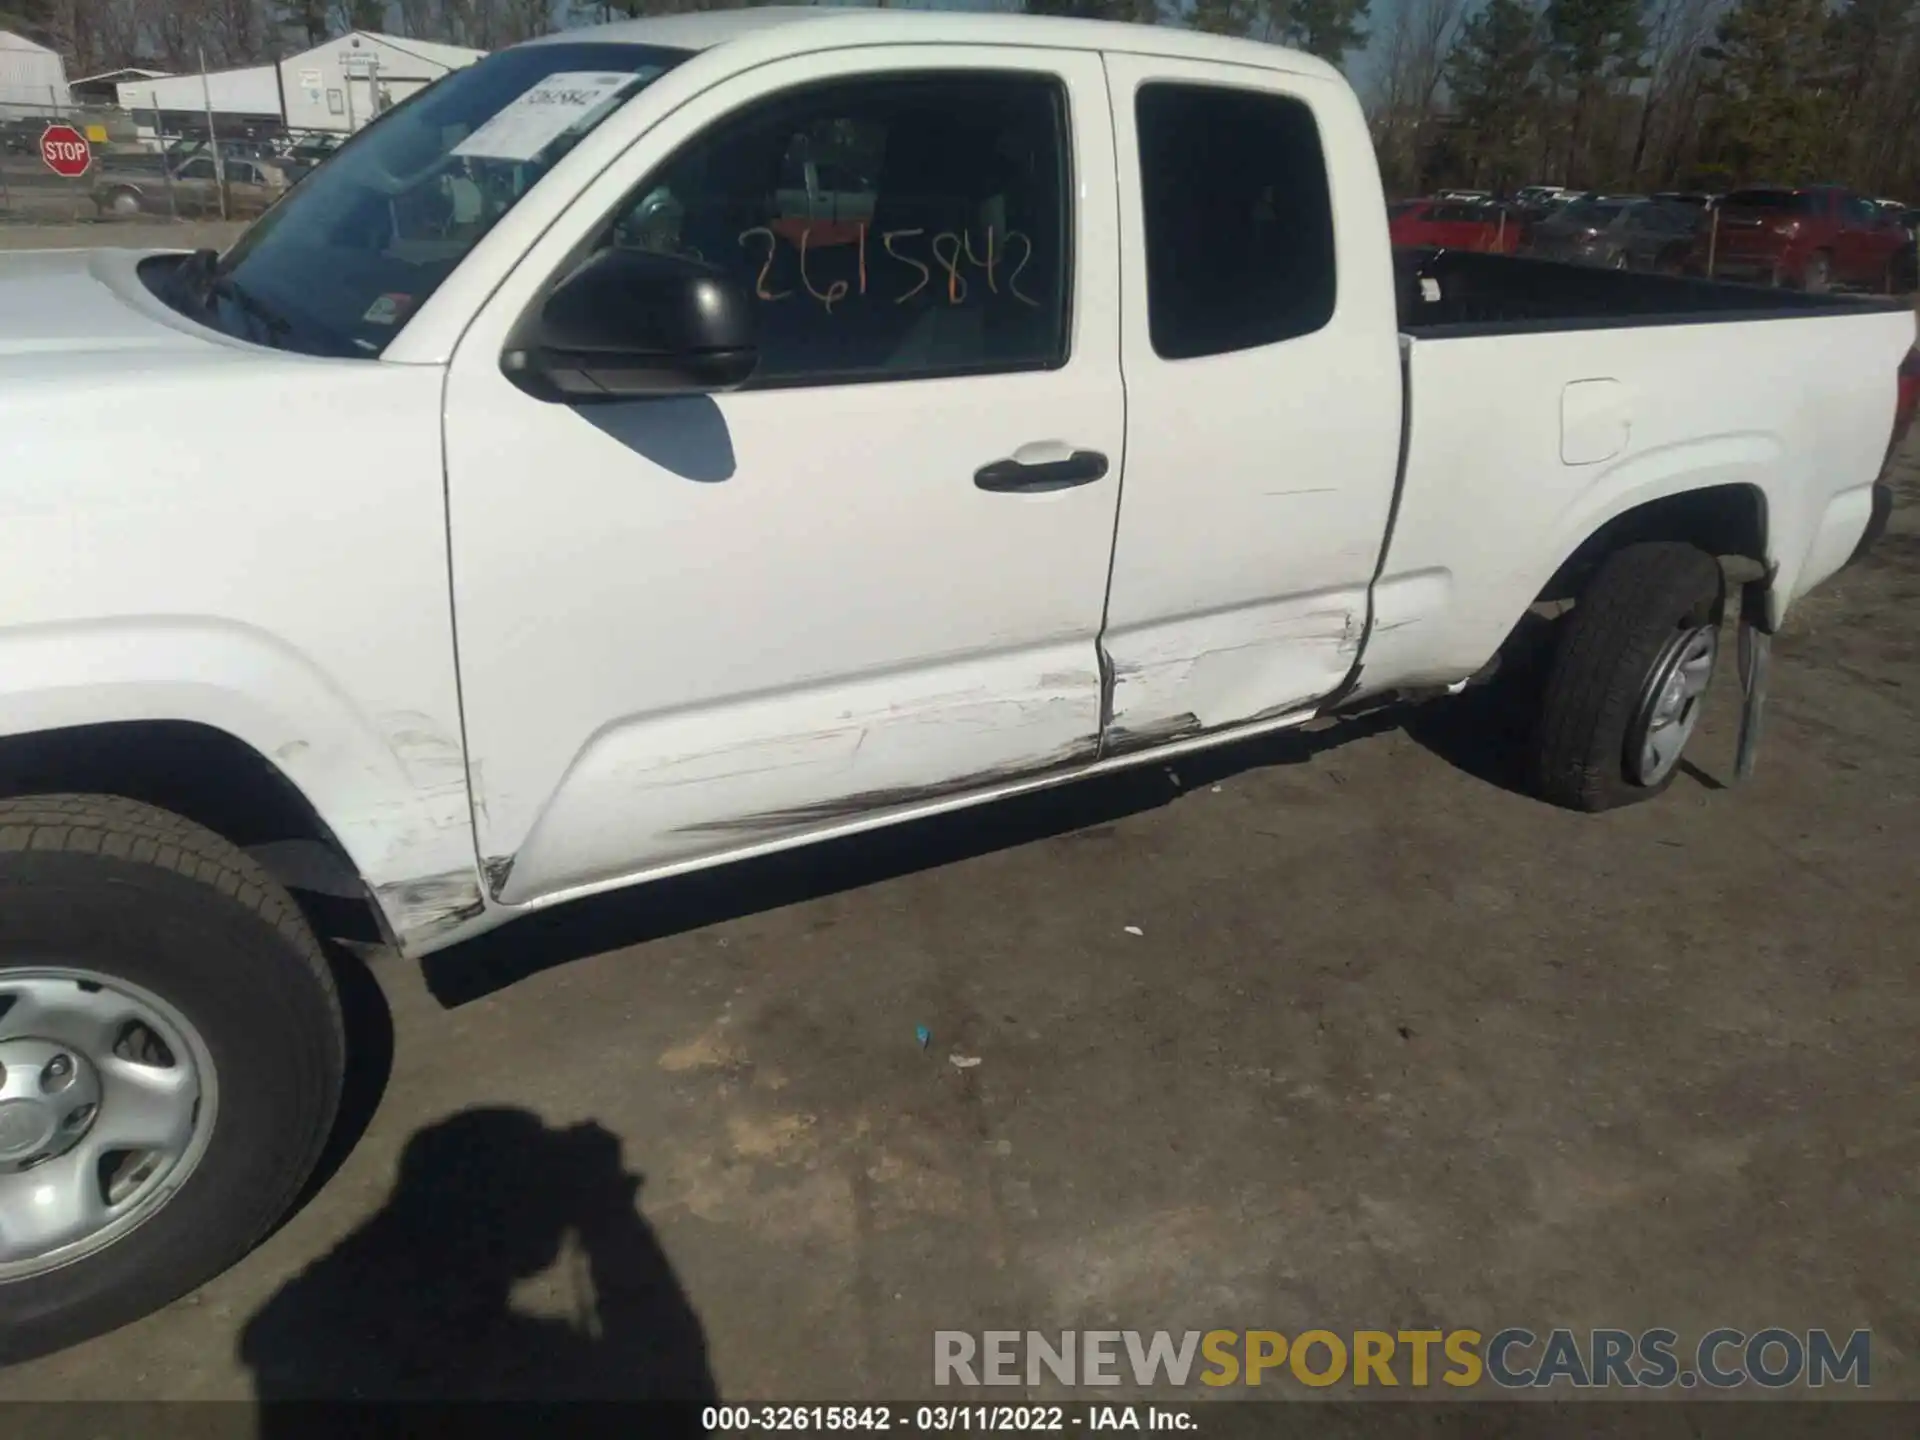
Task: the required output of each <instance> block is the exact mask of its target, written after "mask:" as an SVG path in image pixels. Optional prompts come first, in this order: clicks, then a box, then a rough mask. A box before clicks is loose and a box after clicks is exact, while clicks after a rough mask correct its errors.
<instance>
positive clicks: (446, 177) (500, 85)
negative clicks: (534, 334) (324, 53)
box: [155, 43, 687, 357]
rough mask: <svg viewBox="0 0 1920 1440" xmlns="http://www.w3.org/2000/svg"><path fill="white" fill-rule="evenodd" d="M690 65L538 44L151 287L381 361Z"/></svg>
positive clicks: (197, 309)
mask: <svg viewBox="0 0 1920 1440" xmlns="http://www.w3.org/2000/svg"><path fill="white" fill-rule="evenodd" d="M685 58H687V57H686V54H685V52H682V51H677V50H661V49H656V48H651V47H644V46H638V45H610V44H604V43H598V44H542V45H527V46H522V47H519V48H516V49H512V50H504V51H501V52H500V53H499V54H496V55H492V56H489V57H488V58H487V59H485V60H482V61H480V62H479V63H478V64H475V65H472V66H469V67H468V68H466V69H464V70H457V71H454V72H453V73H452V74H450V75H448V76H446V77H445V78H443V79H441V80H439V81H437V82H436V83H434V84H433V85H431V86H429V87H428V88H427V89H425V90H422V91H420V92H419V93H418V94H416V95H413V96H410V97H408V98H407V99H406V100H404V101H402V102H401V103H400V104H399V105H397V106H396V107H394V108H393V109H392V110H389V111H387V112H386V113H385V114H383V115H382V116H380V118H379V119H378V120H376V121H374V122H373V123H371V124H370V125H368V126H367V128H366V129H364V130H363V131H361V132H360V133H359V134H358V135H356V136H355V137H354V138H353V140H352V141H351V142H349V143H348V144H346V145H344V146H342V147H341V148H340V150H339V151H338V152H337V153H335V154H334V155H332V156H331V157H329V158H328V159H327V160H326V162H325V163H324V164H322V165H321V166H320V167H319V169H317V170H315V171H314V172H313V174H311V175H310V176H308V177H307V178H306V179H305V180H303V181H302V182H301V183H300V184H299V185H297V186H295V187H294V188H293V189H292V190H291V191H290V192H288V194H287V195H286V196H285V197H284V198H283V199H282V200H281V201H280V203H279V204H277V205H275V206H274V207H273V208H272V209H270V210H269V211H267V213H266V214H265V215H263V216H261V217H260V220H259V221H258V222H257V223H256V224H255V225H254V226H253V227H252V228H251V229H250V230H248V231H247V232H246V233H245V234H244V235H242V236H241V237H240V239H239V241H238V242H237V243H236V244H235V245H234V247H233V248H232V249H231V250H229V251H228V252H227V254H226V255H225V256H223V257H222V258H221V259H220V260H219V261H218V262H217V263H209V262H211V256H210V255H206V254H203V255H202V256H201V257H199V263H187V264H179V265H175V266H173V268H172V270H171V271H170V273H169V278H161V279H158V280H157V282H156V284H155V289H156V290H157V291H158V292H159V293H160V295H161V298H163V299H165V300H166V301H167V302H168V303H169V304H171V305H173V306H175V307H176V308H178V309H181V310H185V311H187V312H188V313H191V314H193V315H194V316H195V317H196V318H199V319H203V320H205V321H206V322H207V323H209V324H212V325H214V326H215V327H217V328H219V329H222V330H225V331H227V332H228V333H229V334H233V335H237V336H241V337H243V338H245V339H249V340H254V341H258V342H261V343H265V344H269V345H275V346H278V347H279V348H281V349H286V350H297V351H301V352H303V353H305V354H309V355H342V356H362V357H372V356H377V355H378V354H380V352H381V351H382V350H384V349H386V347H387V345H388V344H389V343H390V342H391V341H392V339H393V337H394V336H395V335H396V334H397V333H398V332H399V330H400V327H401V326H402V325H404V324H405V323H406V321H407V319H408V317H409V316H411V315H412V314H413V313H414V312H415V311H416V310H418V309H419V307H420V305H421V303H422V302H423V301H425V300H426V298H427V297H428V296H429V295H431V294H432V293H433V292H434V290H436V289H437V288H438V287H439V286H440V284H441V282H442V281H444V280H445V279H446V278H447V276H449V275H450V274H452V273H453V270H454V267H455V266H457V265H458V264H459V263H460V261H461V260H462V259H464V258H465V256H466V254H467V252H468V251H469V250H471V249H472V248H473V247H474V246H475V245H476V244H478V243H479V241H480V238H481V237H482V236H483V235H485V234H486V233H487V231H489V230H490V229H492V228H493V226H494V225H495V224H497V223H498V222H499V220H500V217H501V216H503V215H505V214H506V213H507V211H509V210H511V209H512V208H513V207H514V205H515V204H516V203H517V202H518V201H519V200H520V198H521V197H522V196H524V195H525V194H526V193H527V192H528V191H529V190H531V189H532V188H533V186H534V184H535V183H536V182H538V181H539V179H540V177H541V176H542V175H544V174H546V173H547V171H548V170H550V169H552V168H553V166H554V165H555V164H556V163H557V162H558V161H559V159H560V158H561V156H563V155H565V154H566V153H567V151H568V150H570V149H572V148H573V146H574V145H576V144H578V143H579V141H580V139H581V137H582V136H584V135H586V134H587V133H588V132H589V131H591V130H592V129H593V128H594V127H595V126H597V125H598V124H600V123H601V122H602V121H603V120H605V119H606V118H607V117H608V116H609V115H611V114H612V113H613V112H614V111H615V110H617V109H618V108H619V107H620V106H621V105H622V104H624V103H625V102H626V101H627V100H628V99H630V98H632V96H633V95H634V94H635V93H637V92H638V91H639V90H640V89H641V88H643V87H644V86H645V85H647V84H648V83H649V82H650V81H652V80H655V79H657V78H658V77H659V76H660V75H662V74H664V73H665V72H666V71H667V70H668V69H669V68H671V67H672V66H674V65H676V64H678V63H679V62H680V61H681V60H684V59H685Z"/></svg>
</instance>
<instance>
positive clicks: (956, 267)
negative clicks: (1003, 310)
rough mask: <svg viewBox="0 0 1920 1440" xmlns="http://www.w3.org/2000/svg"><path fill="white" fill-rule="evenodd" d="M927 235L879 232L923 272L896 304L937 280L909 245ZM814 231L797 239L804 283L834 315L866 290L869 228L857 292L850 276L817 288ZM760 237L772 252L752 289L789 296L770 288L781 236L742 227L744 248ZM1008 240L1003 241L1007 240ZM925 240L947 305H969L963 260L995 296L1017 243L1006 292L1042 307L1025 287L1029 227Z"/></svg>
mask: <svg viewBox="0 0 1920 1440" xmlns="http://www.w3.org/2000/svg"><path fill="white" fill-rule="evenodd" d="M926 233H927V232H926V231H925V230H924V229H921V228H919V227H915V228H912V229H905V230H887V231H884V232H882V234H881V236H880V248H881V249H882V250H884V251H886V253H887V255H888V257H889V258H891V259H894V260H897V261H899V262H900V263H901V264H902V265H905V266H908V267H909V268H911V269H912V270H914V271H917V272H918V278H917V279H915V280H914V282H913V284H912V285H911V286H910V287H909V288H908V289H906V290H904V291H903V292H901V293H900V294H898V295H896V296H894V297H893V303H894V304H896V305H904V304H905V303H906V302H907V301H909V300H911V299H913V297H914V296H916V295H918V294H919V293H920V292H921V291H922V290H925V289H926V288H927V287H928V286H929V285H931V284H932V283H933V267H932V266H930V265H928V264H927V263H926V262H925V261H923V260H918V259H915V258H914V256H913V255H912V254H911V253H910V247H908V244H907V242H909V241H912V240H913V239H914V238H915V237H917V236H921V235H925V234H926ZM812 234H813V227H812V226H807V227H805V228H803V229H802V230H801V231H800V238H799V240H798V242H796V243H797V248H798V250H799V253H800V283H801V286H802V287H803V288H804V289H805V290H806V292H807V294H809V295H811V296H812V297H813V298H814V299H815V300H818V301H819V302H820V303H821V305H822V306H823V307H824V308H825V310H826V312H827V313H828V314H829V315H831V314H832V313H833V307H834V306H835V305H836V304H838V303H839V302H840V301H842V300H844V299H846V297H847V296H848V295H849V294H851V293H858V294H861V295H864V294H866V293H867V234H868V231H867V227H866V226H865V225H864V224H862V225H861V226H860V227H859V238H858V241H857V244H856V252H857V256H858V283H859V290H858V291H857V292H855V291H854V290H853V288H852V287H851V286H850V285H849V284H848V282H847V281H845V280H831V281H828V282H827V287H826V289H824V290H821V289H817V288H815V286H814V283H813V279H812V277H811V275H810V274H809V272H808V268H807V260H808V255H809V253H810V240H811V237H812ZM756 236H759V237H764V238H765V240H766V242H767V253H766V255H765V257H764V258H763V259H762V261H761V265H760V272H759V274H758V276H757V277H756V278H755V280H754V289H753V293H754V294H755V295H757V296H758V297H759V298H760V299H761V300H765V301H774V300H784V299H786V298H787V297H788V296H790V295H792V294H793V293H794V292H793V291H791V290H772V289H769V288H768V276H769V275H770V274H771V273H772V271H773V266H774V262H775V261H776V260H777V259H778V258H779V250H780V240H781V237H780V236H779V235H778V234H776V233H775V232H774V231H773V230H772V229H771V228H769V227H768V226H765V225H756V226H754V227H753V228H752V229H751V230H742V231H741V232H740V244H741V245H742V247H746V246H747V245H748V242H749V241H751V240H752V239H753V238H754V237H756ZM1003 241H1004V245H1003V244H1002V242H1003ZM827 243H828V245H829V246H831V245H834V244H835V243H841V244H844V243H845V242H844V241H840V242H835V241H832V240H829V241H828V242H827ZM926 243H927V251H928V253H929V254H930V256H931V258H932V260H933V262H934V264H935V265H938V266H939V267H940V269H941V270H942V271H943V272H945V274H946V277H947V278H946V287H945V288H946V292H947V303H948V304H949V305H961V304H964V303H965V301H966V298H967V288H968V281H967V277H966V276H965V275H964V274H962V273H961V267H962V264H963V262H964V264H966V265H971V266H973V267H974V268H975V269H976V270H979V271H981V272H982V273H983V274H984V275H985V276H986V279H987V289H988V290H989V291H990V292H991V293H992V294H995V295H998V294H1000V293H1001V291H1000V278H1001V277H1000V273H999V270H1000V265H1001V262H1002V261H1004V260H1006V259H1008V258H1009V255H1010V253H1011V252H1012V251H1013V250H1014V249H1015V247H1018V249H1019V253H1020V263H1019V264H1017V265H1015V266H1014V267H1013V273H1012V274H1011V275H1008V276H1007V277H1006V281H1007V293H1008V294H1011V295H1012V296H1013V298H1014V299H1016V300H1018V301H1019V302H1020V303H1021V304H1022V305H1029V306H1032V307H1033V308H1034V309H1036V310H1037V309H1039V308H1040V302H1039V301H1038V300H1036V299H1034V298H1033V297H1032V296H1031V295H1029V294H1027V293H1026V291H1024V290H1022V289H1021V288H1020V277H1021V275H1023V274H1024V273H1025V272H1026V269H1027V266H1028V265H1030V264H1031V263H1032V262H1033V239H1032V237H1031V236H1029V235H1027V234H1026V233H1025V232H1024V231H1021V230H1008V231H1005V232H1004V233H1002V232H997V231H995V230H994V228H993V227H992V226H988V227H987V231H986V235H985V237H984V244H983V245H982V246H981V247H980V248H978V249H977V248H976V247H975V244H974V237H973V233H972V232H971V231H953V230H942V231H940V232H938V233H937V234H935V235H933V236H932V237H931V238H930V239H929V240H928V241H927V242H926Z"/></svg>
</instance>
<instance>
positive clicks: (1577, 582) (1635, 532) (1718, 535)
mask: <svg viewBox="0 0 1920 1440" xmlns="http://www.w3.org/2000/svg"><path fill="white" fill-rule="evenodd" d="M1766 508H1767V507H1766V497H1765V496H1764V495H1762V494H1761V492H1760V491H1759V490H1758V489H1756V488H1755V487H1753V486H1751V485H1710V486H1707V487H1705V488H1704V489H1700V490H1688V491H1685V492H1683V493H1681V494H1679V495H1668V496H1665V497H1663V498H1661V499H1659V500H1649V501H1648V502H1647V503H1646V504H1644V505H1636V506H1635V507H1634V508H1633V509H1631V510H1628V511H1626V512H1625V513H1623V514H1620V515H1616V516H1614V518H1613V519H1611V520H1609V521H1607V523H1606V524H1604V525H1602V526H1601V527H1600V528H1599V529H1598V530H1596V531H1594V532H1593V534H1591V535H1589V536H1588V537H1587V538H1586V539H1585V540H1583V541H1582V542H1581V543H1580V545H1579V546H1578V547H1577V548H1576V549H1575V550H1574V552H1573V553H1572V554H1571V555H1569V556H1568V557H1567V558H1566V559H1565V560H1564V561H1562V562H1561V565H1560V568H1559V569H1558V570H1556V571H1554V573H1553V578H1552V579H1551V580H1549V581H1547V583H1546V584H1545V585H1544V586H1543V587H1542V588H1541V591H1540V593H1539V595H1538V596H1536V597H1535V599H1534V602H1533V604H1531V605H1530V606H1528V607H1527V609H1526V611H1525V613H1523V614H1522V615H1521V616H1520V618H1519V620H1517V621H1516V622H1515V623H1514V626H1513V629H1512V630H1510V631H1508V632H1507V638H1506V639H1505V640H1504V641H1502V642H1501V645H1500V648H1499V650H1498V651H1497V652H1496V653H1495V655H1494V658H1493V660H1492V661H1491V662H1489V664H1488V666H1487V668H1486V669H1485V670H1484V671H1482V672H1481V677H1482V678H1491V677H1492V676H1493V675H1495V674H1497V673H1501V672H1507V671H1514V670H1520V671H1526V670H1529V669H1531V668H1532V667H1533V666H1535V665H1537V664H1539V663H1540V662H1542V661H1544V659H1545V658H1546V655H1547V653H1548V642H1549V641H1550V639H1551V638H1552V636H1553V635H1554V634H1555V633H1556V632H1557V631H1558V629H1559V625H1558V622H1559V620H1560V617H1561V616H1562V615H1564V614H1565V613H1566V611H1567V610H1568V609H1570V608H1571V607H1572V605H1573V603H1574V602H1575V601H1576V600H1578V598H1579V596H1580V592H1581V591H1583V590H1585V589H1586V587H1587V582H1588V581H1589V580H1591V579H1592V578H1593V576H1594V573H1595V572H1596V571H1597V570H1599V568H1600V565H1601V562H1602V561H1604V560H1605V559H1606V558H1607V557H1608V556H1609V555H1611V554H1613V553H1614V552H1615V551H1616V550H1620V549H1623V548H1624V547H1626V546H1628V545H1638V544H1641V543H1643V542H1645V541H1649V540H1678V541H1682V542H1684V543H1685V544H1688V545H1694V546H1698V547H1699V548H1700V549H1702V550H1704V551H1706V552H1707V554H1709V555H1712V556H1713V557H1715V558H1716V559H1718V560H1720V561H1721V564H1722V566H1723V568H1724V567H1726V562H1727V560H1728V558H1729V557H1739V558H1740V559H1741V560H1744V561H1746V562H1747V564H1746V565H1745V566H1744V567H1742V568H1744V569H1745V570H1746V571H1747V572H1748V574H1750V575H1754V576H1758V575H1760V574H1762V573H1764V571H1763V570H1762V568H1761V567H1764V565H1765V564H1766V554H1767V515H1766ZM1729 573H1730V574H1731V573H1734V572H1733V571H1731V570H1730V571H1729Z"/></svg>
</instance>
